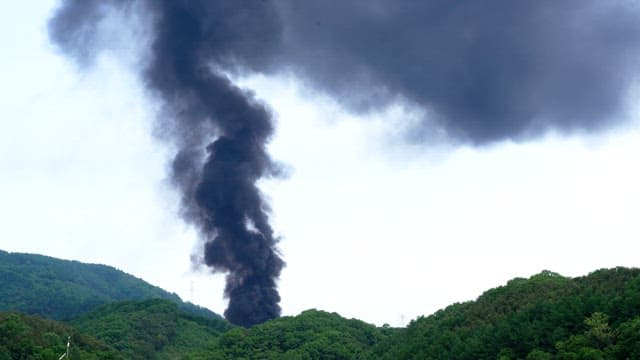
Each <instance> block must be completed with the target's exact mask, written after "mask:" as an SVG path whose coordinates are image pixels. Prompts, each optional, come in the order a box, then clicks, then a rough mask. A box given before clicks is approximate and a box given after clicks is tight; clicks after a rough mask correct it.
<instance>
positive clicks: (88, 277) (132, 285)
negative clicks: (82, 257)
mask: <svg viewBox="0 0 640 360" xmlns="http://www.w3.org/2000/svg"><path fill="white" fill-rule="evenodd" d="M0 285H2V286H0V311H19V312H21V313H25V314H31V315H40V316H42V317H45V318H51V319H56V320H65V319H71V318H73V317H75V316H77V315H80V314H83V313H86V312H87V311H89V310H91V309H93V308H95V307H96V306H98V305H102V304H107V303H111V302H114V301H123V300H136V299H150V298H161V299H168V300H171V301H173V302H175V303H176V304H178V305H179V306H180V308H181V309H182V310H185V311H188V312H190V313H193V314H196V315H201V316H205V317H211V318H220V316H219V315H217V314H215V313H213V312H211V311H210V310H208V309H206V308H203V307H199V306H196V305H193V304H191V303H185V302H183V301H182V300H181V299H180V297H178V295H176V294H173V293H169V292H167V291H165V290H163V289H161V288H159V287H157V286H153V285H151V284H149V283H147V282H145V281H143V280H141V279H138V278H136V277H134V276H132V275H129V274H127V273H124V272H122V271H120V270H117V269H115V268H112V267H110V266H106V265H97V264H85V263H81V262H78V261H67V260H60V259H56V258H52V257H48V256H42V255H35V254H20V253H8V252H6V251H2V250H0Z"/></svg>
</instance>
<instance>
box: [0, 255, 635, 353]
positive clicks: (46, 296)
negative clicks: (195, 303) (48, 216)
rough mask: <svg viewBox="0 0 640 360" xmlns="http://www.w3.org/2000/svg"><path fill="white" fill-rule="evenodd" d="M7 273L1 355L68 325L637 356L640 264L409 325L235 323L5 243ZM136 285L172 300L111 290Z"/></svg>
mask: <svg viewBox="0 0 640 360" xmlns="http://www.w3.org/2000/svg"><path fill="white" fill-rule="evenodd" d="M87 269H90V270H87ZM0 281H1V283H0V285H2V286H1V287H0V304H2V306H3V308H2V309H0V360H5V359H16V358H25V359H28V358H34V359H35V358H41V359H55V358H56V357H55V356H58V355H54V354H58V353H59V352H60V350H61V349H62V348H63V345H64V339H65V338H66V336H67V335H69V334H73V336H75V337H77V339H78V340H77V341H78V342H77V351H78V352H80V351H82V352H84V353H83V354H84V355H85V356H81V357H77V356H76V357H75V358H89V359H91V358H112V359H434V360H435V359H460V360H463V359H464V360H466V359H469V360H472V359H473V360H476V359H492V360H493V359H500V360H516V359H525V360H550V359H554V360H569V359H576V360H577V359H640V269H628V268H615V269H603V270H598V271H595V272H592V273H591V274H589V275H587V276H582V277H577V278H569V277H564V276H561V275H559V274H556V273H553V272H550V271H543V272H541V273H539V274H537V275H534V276H532V277H530V278H528V279H524V278H516V279H513V280H511V281H509V282H508V283H507V284H506V285H504V286H500V287H497V288H494V289H491V290H488V291H486V292H485V293H483V294H482V295H481V296H479V297H478V299H476V300H475V301H469V302H465V303H457V304H453V305H450V306H449V307H447V308H446V309H443V310H439V311H437V312H436V313H434V314H432V315H429V316H424V317H420V318H418V319H415V320H413V321H412V322H411V323H410V324H409V325H408V326H407V327H406V328H391V327H388V326H383V327H376V326H374V325H371V324H367V323H365V322H362V321H360V320H357V319H345V318H343V317H341V316H339V315H338V314H335V313H330V312H324V311H318V310H308V311H305V312H303V313H301V314H299V315H297V316H287V317H282V318H279V319H275V320H272V321H268V322H266V323H264V324H260V325H256V326H253V327H251V328H248V329H245V328H240V327H233V326H231V325H229V324H228V323H227V322H226V321H224V320H222V319H219V318H211V317H209V318H204V317H200V316H198V315H194V314H193V312H192V313H191V314H189V313H186V312H185V311H183V310H181V309H180V308H179V307H180V306H183V303H182V302H180V301H179V299H177V296H175V295H172V294H168V293H166V292H164V291H163V290H161V289H158V288H155V287H153V286H151V285H149V284H146V283H144V282H142V281H141V280H139V279H136V278H134V277H132V276H130V275H127V274H124V273H122V272H120V271H117V270H115V269H113V268H109V267H107V266H102V265H87V264H80V263H77V262H68V261H60V260H56V259H52V258H48V257H43V256H36V255H23V254H7V253H4V252H0ZM112 284H117V286H111V285H112ZM131 294H137V295H136V296H138V295H139V298H148V297H161V298H165V299H169V300H164V299H151V300H138V301H124V302H112V300H111V299H117V298H118V297H119V298H123V297H125V298H126V297H129V298H130V297H131ZM95 299H98V300H99V301H96V300H95ZM89 300H91V301H89ZM99 302H102V303H103V305H100V306H97V307H94V308H93V309H92V310H91V311H89V312H84V313H82V314H80V315H78V316H75V317H73V318H71V315H70V314H71V313H72V312H70V311H68V309H70V308H73V309H75V311H77V309H81V308H83V307H85V308H89V307H91V306H93V305H95V304H97V303H99ZM7 308H10V309H14V310H18V311H21V312H27V311H28V312H30V313H36V314H41V315H43V316H49V317H51V316H54V315H55V316H57V317H58V318H63V319H66V321H65V323H61V322H52V321H49V320H44V319H39V318H36V317H31V316H25V315H22V314H18V313H6V312H5V313H3V312H2V311H3V310H6V309H7ZM16 354H17V355H16ZM42 354H47V355H46V356H44V355H42ZM96 354H99V355H96Z"/></svg>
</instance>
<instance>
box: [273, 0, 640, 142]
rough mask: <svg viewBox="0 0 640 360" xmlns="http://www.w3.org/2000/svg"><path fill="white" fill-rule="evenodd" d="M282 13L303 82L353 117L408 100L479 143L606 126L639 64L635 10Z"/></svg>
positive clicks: (325, 4)
mask: <svg viewBox="0 0 640 360" xmlns="http://www.w3.org/2000/svg"><path fill="white" fill-rule="evenodd" d="M278 4H280V9H281V11H282V13H283V16H284V18H285V24H286V32H285V39H286V52H285V53H284V54H283V60H282V62H284V63H288V64H291V66H292V67H293V68H294V69H295V70H296V71H297V72H298V74H299V75H301V76H302V77H304V78H306V79H307V80H308V81H310V82H312V83H314V84H315V86H316V87H322V88H323V89H325V90H326V91H328V92H329V93H330V94H337V95H338V96H337V98H338V99H341V101H343V103H345V104H347V105H349V106H350V107H352V108H353V109H356V110H362V109H371V108H373V109H376V108H378V107H380V106H384V105H387V104H388V103H389V102H390V101H393V100H398V99H401V100H408V101H410V102H412V103H414V104H417V105H418V106H420V107H423V108H424V109H428V110H430V111H432V112H435V120H436V121H438V122H439V123H440V125H441V126H442V127H444V128H445V130H447V132H448V133H449V134H450V135H451V136H452V137H456V138H458V139H462V140H467V141H470V142H473V143H476V144H482V143H487V142H492V141H497V140H502V139H522V138H527V137H529V136H532V135H537V134H539V133H540V132H541V131H544V130H546V129H549V128H555V129H558V130H561V131H571V130H578V129H580V130H598V129H601V128H604V127H607V126H608V125H610V123H611V122H615V121H616V119H617V118H618V117H617V116H618V115H619V111H620V110H621V109H622V102H623V101H624V97H625V95H626V91H627V90H628V89H629V86H630V85H631V82H632V81H633V76H634V74H635V69H636V66H637V65H638V61H637V60H638V49H639V48H640V13H639V11H638V6H637V5H636V4H634V3H633V2H630V1H616V0H613V1H601V0H568V1H556V0H539V1H511V0H495V1H472V0H469V1H449V0H429V1H409V0H405V1H386V0H385V1H383V0H366V1H365V0H362V1H360V0H353V1H341V0H328V1H294V0H284V1H280V2H278ZM430 124H432V123H430V122H425V126H432V125H430ZM415 130H419V129H415Z"/></svg>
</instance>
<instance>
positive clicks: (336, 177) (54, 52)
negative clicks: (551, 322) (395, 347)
mask: <svg viewBox="0 0 640 360" xmlns="http://www.w3.org/2000/svg"><path fill="white" fill-rule="evenodd" d="M56 3H57V2H56V1H38V2H2V3H1V4H0V27H1V28H0V30H1V31H0V37H1V38H2V43H3V44H4V49H3V57H2V58H1V59H0V69H2V74H3V76H2V78H3V80H4V81H3V82H2V84H1V85H0V89H1V90H0V112H1V113H0V199H1V201H0V218H1V219H2V226H0V248H1V249H3V250H6V251H11V252H27V253H39V254H45V255H49V256H54V257H59V258H64V259H72V260H78V261H82V262H90V263H102V264H107V265H111V266H114V267H116V268H118V269H121V270H123V271H125V272H128V273H131V274H133V275H135V276H137V277H140V278H142V279H144V280H146V281H148V282H150V283H152V284H154V285H157V286H160V287H162V288H164V289H166V290H168V291H171V292H175V293H177V294H179V295H180V296H181V297H182V298H183V299H185V300H189V301H192V302H194V303H196V304H199V305H202V306H207V307H209V308H210V309H211V310H213V311H215V312H217V313H222V312H223V311H224V309H225V306H226V304H225V300H224V299H223V298H222V293H223V288H224V275H223V274H211V273H210V272H209V271H208V270H207V269H206V268H205V267H195V266H194V265H193V264H192V263H191V260H190V258H191V255H192V254H194V253H195V252H197V249H198V246H199V245H198V244H199V241H198V235H197V232H196V230H194V229H193V227H192V226H191V225H189V224H187V223H185V222H184V221H183V220H182V218H181V217H180V216H179V214H178V213H179V202H180V196H179V194H178V193H177V191H176V190H175V189H174V187H173V186H172V185H171V182H170V180H169V167H170V160H171V156H172V153H173V152H174V151H175V149H173V148H172V147H171V146H170V145H167V144H166V143H165V142H162V141H159V140H158V139H157V136H154V133H157V128H156V127H155V126H154V124H155V120H154V119H155V117H156V113H157V111H158V105H157V103H156V102H155V101H154V100H153V99H152V98H151V97H150V96H149V93H148V92H147V91H146V90H145V89H144V88H143V86H142V84H141V81H140V79H139V77H138V75H137V74H136V73H135V71H133V70H132V66H131V63H132V62H136V61H137V57H139V56H142V55H141V54H140V53H138V52H137V51H138V50H137V49H136V48H135V47H129V46H130V45H129V44H128V43H126V42H123V43H122V44H119V46H120V48H119V49H120V51H121V52H124V53H126V54H128V56H125V57H124V58H123V57H119V58H117V57H114V56H110V55H109V54H108V53H107V54H101V55H100V56H99V57H98V58H97V59H96V61H95V65H94V66H93V67H92V68H91V69H90V70H88V71H82V70H81V69H79V68H78V66H77V65H75V64H74V63H73V62H72V61H70V60H69V59H68V58H67V57H65V56H64V55H63V54H61V52H60V51H59V50H58V49H57V48H56V47H54V46H53V45H52V44H51V43H50V41H49V39H48V36H47V28H46V25H47V21H48V19H49V18H50V17H51V16H52V10H53V8H54V7H55V6H56ZM230 76H232V78H233V80H234V82H235V83H236V84H238V85H239V86H241V87H242V88H244V89H250V90H251V91H253V92H254V93H255V96H256V98H258V99H260V100H261V101H263V102H264V103H266V104H267V105H268V107H269V108H270V109H271V111H272V112H273V113H274V116H275V122H276V125H275V133H274V137H273V139H272V141H271V142H270V143H269V145H268V151H269V154H270V155H271V156H272V157H273V158H274V159H276V160H277V161H279V162H281V163H282V164H284V167H285V169H286V171H285V173H286V175H285V176H282V177H280V178H272V179H264V180H261V181H260V188H261V189H262V191H263V192H264V194H265V196H266V198H267V200H268V203H269V204H270V206H271V208H272V211H271V215H270V216H271V223H272V225H273V228H274V230H275V232H276V235H277V236H278V237H279V238H280V241H279V243H278V248H279V250H280V252H281V255H282V258H283V259H284V261H285V262H286V267H285V268H284V270H283V271H282V274H281V277H280V280H279V282H278V284H279V289H280V295H281V297H282V302H281V306H282V309H283V314H284V315H294V314H297V313H299V312H300V311H303V310H305V309H309V308H317V309H322V310H327V311H331V312H337V313H339V314H341V315H343V316H345V317H349V318H351V317H355V318H359V319H362V320H364V321H367V322H371V323H375V324H377V325H382V324H384V323H388V324H390V325H393V326H397V325H404V324H406V323H407V322H408V321H410V320H411V319H414V318H416V317H417V316H419V315H428V314H431V313H433V312H434V311H436V310H438V309H441V308H443V307H445V306H447V305H449V304H451V303H454V302H461V301H468V300H473V299H475V298H477V297H478V296H479V295H480V294H481V293H482V292H483V291H485V290H487V289H489V288H492V287H496V286H500V285H504V284H505V283H506V281H508V280H509V279H512V278H514V277H528V276H531V275H533V274H536V273H538V272H540V271H542V270H545V269H546V270H551V271H555V272H558V273H560V274H562V275H565V276H580V275H586V274H587V273H589V272H591V271H593V270H596V269H599V268H603V267H614V266H628V267H637V266H638V259H637V256H636V254H637V253H638V250H640V249H639V245H638V240H639V239H640V225H639V224H638V221H637V214H638V213H640V205H639V204H640V190H639V189H638V185H637V184H639V183H640V170H638V166H637V163H638V160H637V158H638V155H639V154H640V120H639V119H638V115H640V106H638V105H639V104H637V100H636V99H637V96H634V95H637V92H636V93H634V92H633V91H631V92H630V94H628V95H626V97H625V104H626V106H625V111H624V113H623V114H617V115H616V116H618V117H620V118H623V120H624V121H621V122H620V123H619V124H618V125H615V126H613V127H611V128H609V129H607V130H605V131H573V132H569V133H567V132H565V131H553V130H550V131H545V132H544V133H542V134H539V135H537V136H535V137H526V138H522V139H516V140H499V141H491V142H490V143H484V139H485V138H483V137H478V138H477V139H476V140H477V142H479V143H481V145H482V146H474V145H473V144H472V143H465V142H452V141H448V140H447V139H441V138H437V137H433V138H431V139H429V141H411V140H409V141H407V136H406V135H407V133H408V132H409V133H411V132H412V131H416V130H415V128H412V127H411V126H410V124H411V123H412V122H419V121H420V118H421V117H422V116H423V115H424V114H423V113H421V112H420V111H419V110H418V109H416V108H415V107H413V106H411V104H407V103H391V104H389V105H388V106H385V107H384V108H375V109H373V110H372V111H367V112H361V111H354V110H353V109H354V107H353V104H345V103H344V102H340V101H339V99H337V98H336V97H332V96H330V95H329V94H328V93H327V92H326V91H322V90H321V89H324V88H333V87H335V86H337V85H335V84H333V83H323V84H320V85H318V86H313V85H312V84H314V83H310V82H303V81H301V80H300V79H299V78H296V77H295V76H292V75H290V74H258V75H256V74H235V75H230ZM316 84H317V83H316ZM412 89H413V88H409V90H406V89H405V90H406V91H409V92H410V91H413V90H412ZM419 100H420V99H418V101H419ZM463 115H464V114H463ZM461 116H462V115H461ZM397 119H403V121H402V122H399V121H397ZM483 136H485V135H483ZM486 136H488V137H490V136H492V135H491V134H488V135H486Z"/></svg>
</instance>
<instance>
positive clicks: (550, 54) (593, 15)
mask: <svg viewBox="0 0 640 360" xmlns="http://www.w3.org/2000/svg"><path fill="white" fill-rule="evenodd" d="M113 14H116V15H117V16H125V17H126V16H127V15H130V14H137V16H139V20H140V21H142V22H144V21H147V22H149V23H151V24H152V26H150V28H151V29H152V30H151V31H152V36H151V38H152V44H151V45H150V47H149V49H150V53H149V55H150V56H149V59H148V63H146V65H145V66H144V70H143V71H142V72H141V73H142V74H143V80H144V82H145V84H146V85H147V87H148V88H149V89H150V90H151V92H152V93H153V94H155V95H156V96H157V98H159V99H161V100H162V103H163V104H164V107H163V109H164V110H163V111H162V113H161V115H160V116H159V117H160V120H159V123H160V128H161V129H162V130H163V132H164V133H166V136H167V137H168V138H169V139H170V140H171V141H172V142H173V143H174V144H176V145H177V147H178V149H179V151H178V153H177V155H176V157H175V159H174V161H173V172H172V174H173V179H174V182H175V184H176V186H177V187H178V188H179V189H180V192H181V195H182V204H183V210H184V211H183V214H184V217H185V219H187V220H188V221H189V222H191V223H193V224H195V225H196V226H197V227H198V229H199V230H200V234H201V237H202V238H203V240H204V241H205V246H204V256H203V258H204V262H205V263H206V264H207V265H209V266H210V267H211V268H212V269H213V270H214V271H222V272H227V273H228V277H227V286H226V290H225V293H226V296H228V298H229V308H228V309H227V311H226V312H225V315H226V316H227V318H228V319H229V320H231V321H232V322H234V323H236V324H240V325H246V326H248V325H252V324H256V323H259V322H262V321H264V320H267V319H270V318H273V317H276V316H278V315H279V314H280V308H279V306H278V303H279V300H280V299H279V296H278V293H277V291H276V279H277V278H278V276H279V274H280V271H281V270H282V268H283V266H284V264H283V261H282V260H281V259H280V257H279V256H278V253H277V251H276V247H275V246H276V239H274V236H273V231H272V229H271V227H270V226H269V221H268V216H267V214H268V208H267V205H266V204H265V202H264V201H263V199H262V197H261V195H260V192H259V190H258V189H257V187H256V181H257V180H258V179H260V178H262V177H265V176H270V175H272V174H274V172H275V171H276V170H277V169H276V166H274V164H273V162H272V161H271V159H270V158H269V156H268V154H267V153H266V151H265V144H266V142H267V141H268V140H269V137H270V136H271V134H272V132H273V129H272V123H271V119H270V115H269V113H268V111H267V110H266V109H265V107H264V106H262V105H260V104H259V103H258V102H257V101H256V100H255V99H253V97H252V96H251V95H250V94H248V93H247V92H244V91H242V90H240V89H238V88H237V87H235V86H234V85H233V84H232V83H231V82H230V81H229V80H228V79H227V78H226V77H225V76H224V73H225V72H236V73H255V72H261V73H266V74H269V75H270V74H282V73H285V74H287V75H294V76H296V77H297V79H298V80H299V81H301V82H304V83H305V85H307V86H309V87H310V88H312V89H314V90H318V91H321V92H324V93H325V94H329V95H331V96H333V97H334V98H336V99H337V100H338V101H340V102H341V104H343V105H344V106H345V107H346V108H347V109H350V110H352V111H355V112H366V111H372V110H374V111H375V110H378V109H381V108H384V107H385V106H388V105H390V104H392V103H394V102H401V103H403V104H409V105H411V106H413V107H416V108H417V109H419V110H424V113H425V114H426V115H425V116H424V119H423V121H422V122H420V123H419V124H417V125H415V126H413V128H412V129H411V130H412V133H413V136H412V137H413V139H412V140H416V139H417V140H425V139H428V136H423V135H421V134H423V133H424V134H428V133H433V132H434V131H437V133H444V134H445V136H446V138H447V139H449V140H453V141H456V142H462V143H469V144H472V145H477V146H482V145H485V144H490V143H494V142H496V141H503V140H507V139H509V140H528V139H531V138H534V137H536V136H540V135H542V134H544V133H545V132H547V131H549V130H555V131H560V132H562V133H571V132H579V131H600V130H602V129H606V128H609V127H611V126H612V125H614V124H616V123H618V122H619V121H620V119H622V118H623V113H624V110H625V101H626V99H627V96H628V94H629V93H630V90H631V89H632V86H633V85H634V81H636V79H637V69H638V65H639V64H640V61H639V59H640V6H639V5H638V3H637V1H634V0H610V1H602V0H566V1H558V0H536V1H513V0H492V1H483V2H479V1H475V0H460V1H451V0H423V1H409V0H407V1H396V0H323V1H298V0H278V1H268V0H266V1H258V0H209V1H198V0H138V1H136V0H104V1H99V0H66V1H63V3H62V6H61V7H60V8H59V10H58V12H57V13H56V15H55V16H54V17H53V19H52V20H51V22H50V29H49V30H50V34H51V38H52V40H53V41H54V42H55V43H56V44H57V45H58V46H59V47H60V48H61V49H63V51H65V53H67V54H68V55H70V56H72V57H73V58H74V59H76V60H77V61H78V63H80V64H85V63H88V62H89V61H90V60H91V58H92V57H93V56H94V55H95V53H96V52H97V50H98V48H99V47H100V46H101V45H104V44H102V42H103V41H101V37H100V33H101V30H100V22H101V19H104V18H108V17H109V16H111V15H113ZM123 14H124V15H123ZM105 46H106V45H105ZM398 121H402V119H399V120H398ZM434 129H435V130H434ZM212 139H213V142H211V140H212ZM207 144H208V145H207ZM205 148H206V154H205V152H204V150H203V149H205ZM372 196H374V195H372Z"/></svg>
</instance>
